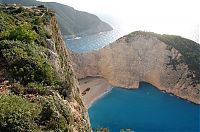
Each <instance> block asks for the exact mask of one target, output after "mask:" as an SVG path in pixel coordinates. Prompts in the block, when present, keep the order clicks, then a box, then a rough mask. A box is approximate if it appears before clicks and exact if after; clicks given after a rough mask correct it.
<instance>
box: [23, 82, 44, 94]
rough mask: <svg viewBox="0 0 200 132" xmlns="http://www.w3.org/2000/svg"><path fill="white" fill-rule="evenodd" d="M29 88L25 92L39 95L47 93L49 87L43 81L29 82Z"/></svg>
mask: <svg viewBox="0 0 200 132" xmlns="http://www.w3.org/2000/svg"><path fill="white" fill-rule="evenodd" d="M27 87H28V88H27V89H26V91H25V92H27V93H29V94H39V95H45V94H47V93H48V92H47V88H46V87H44V86H43V85H42V84H41V83H39V84H38V83H29V84H28V85H27Z"/></svg>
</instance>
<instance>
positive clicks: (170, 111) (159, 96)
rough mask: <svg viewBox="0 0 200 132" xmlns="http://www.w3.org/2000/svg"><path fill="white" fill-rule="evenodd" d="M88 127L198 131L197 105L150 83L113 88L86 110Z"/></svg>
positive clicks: (150, 131) (139, 131) (136, 131)
mask: <svg viewBox="0 0 200 132" xmlns="http://www.w3.org/2000/svg"><path fill="white" fill-rule="evenodd" d="M89 116H90V121H91V125H92V128H93V129H94V130H95V129H96V128H108V129H109V130H110V132H119V131H120V129H126V128H129V129H131V130H134V132H200V105H196V104H194V103H191V102H188V101H186V100H183V99H180V98H178V97H176V96H173V95H171V94H168V93H164V92H162V91H160V90H158V89H157V88H155V87H154V86H152V85H151V84H148V83H144V82H143V83H141V84H140V87H139V88H138V89H135V90H129V89H123V88H119V87H115V88H113V89H112V90H111V91H110V92H109V93H107V94H106V95H105V96H103V97H102V98H100V99H99V100H97V101H96V102H95V103H93V105H92V106H91V107H90V108H89Z"/></svg>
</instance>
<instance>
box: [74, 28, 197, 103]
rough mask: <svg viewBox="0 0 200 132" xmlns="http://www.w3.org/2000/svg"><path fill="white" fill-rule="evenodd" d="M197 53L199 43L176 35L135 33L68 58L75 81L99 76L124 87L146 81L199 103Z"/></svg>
mask: <svg viewBox="0 0 200 132" xmlns="http://www.w3.org/2000/svg"><path fill="white" fill-rule="evenodd" d="M188 45H189V46H188ZM192 50H193V51H192ZM199 53H200V46H199V44H197V43H195V42H193V41H190V40H187V39H184V38H181V37H179V36H172V35H159V34H154V33H148V32H140V31H137V32H133V33H131V34H129V35H127V36H124V37H122V38H120V39H118V40H117V41H115V42H114V43H112V44H110V45H108V46H106V47H104V48H103V49H100V50H98V51H94V52H90V53H80V54H78V53H73V54H72V56H71V57H72V59H73V62H74V64H73V65H74V68H75V71H76V73H77V76H78V78H85V77H87V76H90V77H97V76H100V77H103V78H105V79H106V80H107V81H108V82H109V83H110V84H111V85H113V86H120V87H126V88H138V86H139V82H142V81H145V82H148V83H151V84H153V85H154V86H156V87H157V88H159V89H160V90H164V91H166V92H168V93H173V94H174V95H177V96H179V97H181V98H184V99H187V100H190V101H192V102H194V103H198V104H200V83H199V82H200V81H199V80H200V77H199V72H200V71H199V67H200V65H199V64H200V63H199V58H200V55H199ZM194 56H195V57H196V58H194ZM196 59H197V60H196Z"/></svg>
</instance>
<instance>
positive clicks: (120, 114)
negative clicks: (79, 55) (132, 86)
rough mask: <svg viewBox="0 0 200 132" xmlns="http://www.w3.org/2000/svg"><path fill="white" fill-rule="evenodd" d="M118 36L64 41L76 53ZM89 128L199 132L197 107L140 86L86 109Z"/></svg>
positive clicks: (114, 33)
mask: <svg viewBox="0 0 200 132" xmlns="http://www.w3.org/2000/svg"><path fill="white" fill-rule="evenodd" d="M120 36H121V35H120V34H119V32H117V31H115V30H114V31H111V32H104V33H100V34H96V35H90V36H84V37H82V38H76V39H67V38H66V39H65V41H66V43H67V47H69V48H70V49H71V50H73V51H75V52H89V51H92V50H97V49H100V48H102V47H104V46H106V45H108V44H109V43H110V42H112V41H114V40H116V39H117V38H119V37H120ZM89 116H90V121H91V124H92V127H93V128H94V129H95V128H109V129H110V132H119V131H120V129H122V128H131V129H132V130H134V131H135V132H200V105H195V104H193V103H191V102H187V101H185V100H182V99H180V98H177V97H176V96H172V95H170V94H167V93H162V92H161V91H159V90H158V89H156V88H155V87H153V86H152V85H150V84H147V83H142V85H141V86H140V88H139V89H137V90H127V89H122V88H113V89H112V90H111V91H110V92H109V93H108V94H106V95H105V96H104V97H102V98H101V99H99V100H98V101H96V102H95V103H94V104H93V105H92V106H91V107H90V108H89Z"/></svg>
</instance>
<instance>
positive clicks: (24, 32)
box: [4, 24, 37, 43]
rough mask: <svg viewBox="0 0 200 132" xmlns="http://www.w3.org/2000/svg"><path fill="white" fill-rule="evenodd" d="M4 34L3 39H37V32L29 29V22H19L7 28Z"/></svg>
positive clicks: (29, 41) (31, 40)
mask: <svg viewBox="0 0 200 132" xmlns="http://www.w3.org/2000/svg"><path fill="white" fill-rule="evenodd" d="M5 34H6V36H4V37H5V39H9V40H20V41H26V42H28V43H31V42H34V41H35V40H36V39H37V33H36V32H35V31H33V30H32V29H31V26H30V25H29V24H20V25H18V26H17V27H15V28H14V29H12V30H10V31H9V30H7V31H6V33H5Z"/></svg>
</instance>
